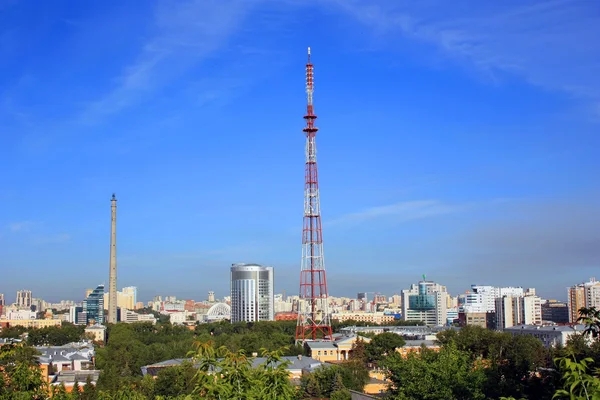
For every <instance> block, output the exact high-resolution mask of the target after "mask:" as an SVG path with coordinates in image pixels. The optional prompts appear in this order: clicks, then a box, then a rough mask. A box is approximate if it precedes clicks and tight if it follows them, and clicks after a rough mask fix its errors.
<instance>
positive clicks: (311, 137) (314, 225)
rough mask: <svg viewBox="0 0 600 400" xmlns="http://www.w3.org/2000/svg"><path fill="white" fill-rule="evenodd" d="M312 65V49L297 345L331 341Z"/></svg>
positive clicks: (308, 73)
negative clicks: (308, 341) (314, 341)
mask: <svg viewBox="0 0 600 400" xmlns="http://www.w3.org/2000/svg"><path fill="white" fill-rule="evenodd" d="M313 83H314V82H313V65H312V64H311V62H310V47H309V48H308V62H307V63H306V97H307V106H306V115H305V116H304V119H305V120H306V127H305V128H304V129H303V131H304V133H305V134H306V169H305V183H304V226H303V229H302V265H301V269H300V300H299V302H298V324H297V326H296V343H304V342H305V341H307V340H332V330H331V322H330V315H329V304H328V299H327V280H326V278H325V261H324V258H323V236H322V231H321V206H320V201H319V179H318V173H317V145H316V141H315V137H316V135H317V130H318V128H317V127H315V120H316V119H317V116H316V115H315V113H314V109H313V89H314V87H313Z"/></svg>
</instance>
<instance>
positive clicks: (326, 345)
mask: <svg viewBox="0 0 600 400" xmlns="http://www.w3.org/2000/svg"><path fill="white" fill-rule="evenodd" d="M306 345H307V346H308V347H309V348H310V349H311V350H312V349H335V343H334V342H326V341H314V342H311V341H307V342H306Z"/></svg>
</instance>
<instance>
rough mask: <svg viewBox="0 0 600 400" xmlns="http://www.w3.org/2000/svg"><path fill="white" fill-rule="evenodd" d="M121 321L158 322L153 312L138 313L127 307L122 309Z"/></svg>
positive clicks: (129, 322)
mask: <svg viewBox="0 0 600 400" xmlns="http://www.w3.org/2000/svg"><path fill="white" fill-rule="evenodd" d="M121 322H124V323H126V324H131V323H134V322H150V323H151V324H152V325H154V324H156V317H155V316H154V315H153V314H138V313H136V312H134V311H130V310H127V309H126V308H122V309H121Z"/></svg>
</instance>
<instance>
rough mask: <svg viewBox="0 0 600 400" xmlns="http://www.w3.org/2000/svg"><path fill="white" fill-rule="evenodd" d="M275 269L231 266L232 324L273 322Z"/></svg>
mask: <svg viewBox="0 0 600 400" xmlns="http://www.w3.org/2000/svg"><path fill="white" fill-rule="evenodd" d="M273 280H274V279H273V268H272V267H264V266H262V265H258V264H233V265H232V266H231V322H240V321H245V322H254V321H273V320H274V317H275V315H274V314H275V313H274V300H273V294H274V293H273Z"/></svg>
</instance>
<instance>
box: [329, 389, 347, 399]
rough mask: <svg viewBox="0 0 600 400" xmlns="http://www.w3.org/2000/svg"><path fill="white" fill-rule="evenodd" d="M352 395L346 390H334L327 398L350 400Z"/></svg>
mask: <svg viewBox="0 0 600 400" xmlns="http://www.w3.org/2000/svg"><path fill="white" fill-rule="evenodd" d="M351 399H352V394H350V391H349V390H348V389H342V390H336V391H335V392H331V396H329V400H351Z"/></svg>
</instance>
